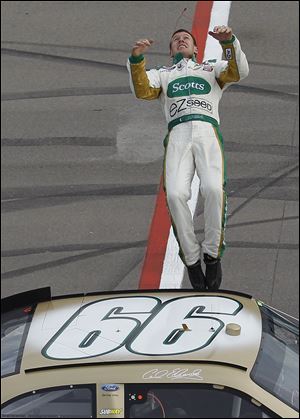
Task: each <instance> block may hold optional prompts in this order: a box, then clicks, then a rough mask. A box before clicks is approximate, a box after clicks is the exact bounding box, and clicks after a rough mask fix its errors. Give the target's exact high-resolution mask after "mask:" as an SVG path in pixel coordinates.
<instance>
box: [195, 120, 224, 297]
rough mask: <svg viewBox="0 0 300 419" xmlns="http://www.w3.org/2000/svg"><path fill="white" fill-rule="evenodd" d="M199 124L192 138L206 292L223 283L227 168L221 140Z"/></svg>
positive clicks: (208, 127) (207, 126)
mask: <svg viewBox="0 0 300 419" xmlns="http://www.w3.org/2000/svg"><path fill="white" fill-rule="evenodd" d="M203 124H205V123H200V124H198V126H197V127H195V130H194V132H193V136H197V140H195V141H194V150H195V161H196V168H197V173H198V176H199V177H200V181H201V185H200V190H201V194H202V196H203V197H204V199H205V202H204V220H205V239H204V241H203V243H202V250H203V253H204V262H205V264H206V283H207V287H208V288H209V289H218V288H219V287H220V284H221V280H222V269H221V257H222V255H223V252H224V250H225V237H224V230H225V224H226V211H227V197H226V193H225V190H224V187H225V183H226V167H225V161H224V154H223V144H222V137H221V135H220V133H219V131H218V129H216V128H215V127H213V126H212V125H210V124H205V125H206V126H204V125H203Z"/></svg>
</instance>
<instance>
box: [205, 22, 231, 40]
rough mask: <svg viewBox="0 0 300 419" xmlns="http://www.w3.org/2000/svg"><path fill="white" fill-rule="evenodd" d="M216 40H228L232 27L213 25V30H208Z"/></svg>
mask: <svg viewBox="0 0 300 419" xmlns="http://www.w3.org/2000/svg"><path fill="white" fill-rule="evenodd" d="M208 33H209V35H210V36H212V37H213V38H215V39H216V40H217V41H221V42H222V41H229V40H230V39H231V38H232V29H231V28H230V27H229V26H224V25H223V26H215V27H214V30H213V32H212V31H209V32H208Z"/></svg>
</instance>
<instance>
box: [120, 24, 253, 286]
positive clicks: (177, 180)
mask: <svg viewBox="0 0 300 419" xmlns="http://www.w3.org/2000/svg"><path fill="white" fill-rule="evenodd" d="M209 34H210V35H211V36H213V37H214V38H215V39H216V40H217V41H219V42H220V45H221V46H222V49H223V57H222V58H223V59H222V60H215V59H212V60H207V61H205V62H203V63H201V64H198V63H197V62H196V55H197V52H198V50H197V45H196V40H195V38H194V36H193V35H192V34H191V33H190V32H189V31H187V30H185V29H178V30H177V31H176V32H174V33H173V35H172V37H171V41H170V54H171V57H172V58H173V65H172V66H170V67H160V68H158V69H151V70H149V71H146V69H145V59H144V56H143V54H144V53H145V52H146V51H147V50H148V48H149V47H150V46H151V44H152V43H153V41H152V40H149V39H140V40H138V41H137V42H136V43H135V45H134V46H133V49H132V52H131V56H130V57H129V60H128V63H127V67H128V70H129V73H130V85H131V89H132V91H133V93H134V94H135V96H136V97H137V98H139V99H147V100H151V99H157V98H159V99H160V100H161V103H162V106H163V109H164V112H165V116H166V119H167V123H168V135H167V137H166V138H165V141H164V145H165V159H164V188H165V192H166V198H167V205H168V209H169V213H170V217H171V221H172V226H173V229H174V234H175V237H176V239H177V241H178V244H179V249H180V250H179V255H180V257H181V259H182V261H183V263H184V264H185V265H186V267H187V270H188V274H189V278H190V281H191V284H192V286H193V288H195V289H198V290H205V289H208V290H214V289H218V288H219V287H220V284H221V280H222V270H221V257H222V255H223V252H224V250H225V239H224V230H225V224H226V210H227V197H226V192H225V189H224V187H225V184H226V165H225V160H224V154H223V139H222V136H221V133H220V130H219V113H218V104H219V100H220V98H221V96H222V93H223V91H224V89H225V88H226V87H227V86H228V85H229V84H230V83H233V82H238V81H240V80H242V79H244V78H245V77H246V76H247V75H248V72H249V68H248V63H247V59H246V56H245V54H244V53H243V51H242V50H241V46H240V43H239V41H238V39H237V38H236V36H235V35H233V33H232V30H231V28H229V27H227V26H216V27H215V28H214V30H213V32H209ZM195 170H196V171H197V174H198V177H199V179H200V192H201V195H202V196H203V198H204V221H205V226H204V233H205V238H204V241H203V242H202V250H203V259H204V263H205V265H206V270H205V275H204V273H203V271H202V268H201V246H200V243H199V242H198V240H197V238H196V235H195V231H194V224H193V219H192V214H191V212H190V210H189V207H188V205H187V202H188V200H189V199H190V197H191V182H192V179H193V176H194V173H195Z"/></svg>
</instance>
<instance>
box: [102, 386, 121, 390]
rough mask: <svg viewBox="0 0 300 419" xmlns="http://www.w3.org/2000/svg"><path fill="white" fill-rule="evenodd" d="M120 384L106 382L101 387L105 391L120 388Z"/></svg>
mask: <svg viewBox="0 0 300 419" xmlns="http://www.w3.org/2000/svg"><path fill="white" fill-rule="evenodd" d="M119 388H120V387H119V386H117V385H116V384H104V385H103V386H101V389H102V390H103V391H117V390H119Z"/></svg>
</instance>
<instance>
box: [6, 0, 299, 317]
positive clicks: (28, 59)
mask: <svg viewBox="0 0 300 419" xmlns="http://www.w3.org/2000/svg"><path fill="white" fill-rule="evenodd" d="M184 6H185V7H187V11H186V15H185V16H183V17H182V18H181V20H180V21H179V22H178V25H177V28H178V27H182V26H183V27H186V28H188V29H191V27H192V18H193V14H194V10H195V6H196V2H193V1H187V2H184ZM182 9H183V3H182V2H177V1H172V2H171V1H162V2H152V1H147V2H143V1H138V2H135V1H129V2H118V1H114V2H109V1H106V2H103V1H101V2H98V1H94V2H85V1H68V2H66V1H56V2H48V1H43V2H39V1H35V2H31V1H3V2H2V3H1V13H2V24H1V27H2V36H1V38H2V43H1V46H2V92H1V93H2V136H1V150H2V153H1V154H2V191H1V196H2V220H1V224H2V253H1V255H2V267H1V271H2V297H5V296H8V295H11V294H14V293H16V292H21V291H25V290H29V289H34V288H39V287H43V286H49V285H50V286H51V289H52V293H53V295H58V294H70V293H77V292H91V291H104V290H117V289H118V290H120V289H136V288H137V287H138V283H139V278H140V273H141V268H142V264H143V260H144V255H145V250H146V246H147V240H148V233H149V227H150V223H151V219H152V215H153V211H154V205H155V201H156V194H157V191H158V184H159V180H160V175H161V170H162V158H163V147H162V140H163V138H164V135H165V132H166V125H165V121H164V117H163V115H162V112H161V108H160V105H159V103H158V102H156V101H151V102H147V101H138V100H136V99H135V98H134V97H133V96H132V94H131V93H130V90H129V83H128V74H127V70H126V68H125V63H126V59H127V57H128V55H129V52H130V50H131V46H132V44H133V42H134V41H135V40H136V39H138V38H140V37H152V38H153V39H154V40H155V43H154V45H153V47H152V49H151V51H150V52H149V54H147V67H148V68H150V67H153V66H155V65H168V63H169V62H170V61H169V57H168V42H169V36H170V33H172V32H173V29H174V27H175V23H176V20H177V18H178V16H179V15H180V13H181V11H182ZM298 18H299V12H298V2H295V1H284V2H275V1H274V2H273V1H264V2H260V1H257V2H256V1H234V2H232V6H231V12H230V17H229V25H230V26H231V27H232V28H233V31H234V33H235V34H236V35H237V36H238V38H239V40H240V41H241V44H242V48H243V50H244V51H245V53H246V55H247V58H248V61H249V63H250V74H249V76H248V78H247V79H245V80H243V81H242V82H241V83H240V84H239V85H236V86H232V87H230V89H228V90H227V91H226V93H225V94H224V96H223V99H222V101H221V106H220V116H221V130H222V133H223V136H224V141H225V153H226V158H227V166H228V169H227V170H228V186H227V192H228V196H229V201H228V204H229V217H228V225H227V230H226V242H227V250H226V252H225V254H224V257H223V263H222V266H223V275H224V280H223V284H222V287H223V288H224V289H231V290H238V291H242V292H246V293H250V294H252V295H253V296H255V297H257V298H260V299H261V300H263V301H265V302H266V303H268V304H270V305H272V306H275V307H277V308H278V309H280V310H283V311H285V312H287V313H289V314H291V315H293V316H296V317H298V315H299V285H298V284H299V280H298V278H299V236H298V235H299V233H298V231H299V187H298V178H299V175H298V171H299V160H298V159H299V143H298V138H299V134H298V132H299V128H298V127H299V125H298V74H299V67H298V61H299V57H298V50H299V40H298V38H297V36H298V33H299V27H298V20H299V19H298ZM202 213H203V202H202V201H201V199H200V200H199V203H198V206H197V210H196V215H195V225H196V229H197V232H198V235H199V239H200V240H201V239H203V215H202ZM183 287H185V288H190V285H189V282H188V280H187V278H186V277H185V278H184V282H183Z"/></svg>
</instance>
